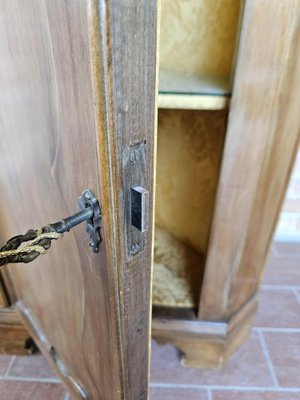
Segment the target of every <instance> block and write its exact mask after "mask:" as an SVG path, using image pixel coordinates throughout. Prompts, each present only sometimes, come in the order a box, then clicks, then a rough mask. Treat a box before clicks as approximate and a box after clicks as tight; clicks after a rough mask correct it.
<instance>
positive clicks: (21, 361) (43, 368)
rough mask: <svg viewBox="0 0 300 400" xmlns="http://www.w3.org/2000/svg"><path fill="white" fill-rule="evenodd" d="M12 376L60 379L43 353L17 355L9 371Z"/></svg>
mask: <svg viewBox="0 0 300 400" xmlns="http://www.w3.org/2000/svg"><path fill="white" fill-rule="evenodd" d="M9 376H10V377H24V378H39V379H41V378H47V379H49V378H53V379H58V378H57V376H56V375H55V373H54V372H53V370H52V368H51V367H50V366H49V364H48V362H47V361H46V359H45V358H44V356H42V355H41V354H36V355H32V356H17V357H16V358H15V360H14V362H13V364H12V367H11V369H10V372H9Z"/></svg>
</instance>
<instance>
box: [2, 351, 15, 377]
mask: <svg viewBox="0 0 300 400" xmlns="http://www.w3.org/2000/svg"><path fill="white" fill-rule="evenodd" d="M11 358H12V357H11V356H5V355H0V376H3V375H4V374H5V372H6V370H7V368H8V366H9V363H10V361H11Z"/></svg>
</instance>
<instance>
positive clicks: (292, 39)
mask: <svg viewBox="0 0 300 400" xmlns="http://www.w3.org/2000/svg"><path fill="white" fill-rule="evenodd" d="M299 18H300V4H299V2H298V1H296V0H287V1H285V2H281V3H280V4H279V3H277V2H276V3H270V2H269V1H265V0H251V1H249V2H246V4H245V11H244V19H243V24H242V33H241V40H240V47H239V52H238V60H237V70H236V75H235V80H234V90H233V98H232V102H231V110H230V114H229V124H228V129H227V137H226V142H225V150H224V158H223V164H222V170H221V177H220V183H219V187H218V192H217V200H216V209H215V215H214V219H213V224H212V231H211V237H210V244H209V252H208V258H207V264H206V271H205V277H204V284H203V290H202V296H201V300H200V312H199V313H200V317H201V318H203V319H210V320H219V319H227V318H228V317H229V316H230V315H232V314H233V313H234V312H236V311H237V310H238V309H240V308H241V306H242V305H243V304H245V303H246V302H247V301H248V300H249V299H250V298H251V296H252V295H253V294H254V293H255V292H256V291H257V287H258V284H259V281H260V277H261V273H262V270H263V265H264V263H265V260H266V257H267V253H268V248H269V244H270V241H271V239H272V234H273V231H274V227H275V224H276V221H277V217H278V214H279V211H280V206H281V203H282V199H283V196H284V193H285V190H286V186H287V182H288V179H289V176H290V172H291V168H292V165H293V160H294V157H295V153H296V150H297V143H298V141H299V121H300V120H299V87H300V70H299V51H298V49H299Z"/></svg>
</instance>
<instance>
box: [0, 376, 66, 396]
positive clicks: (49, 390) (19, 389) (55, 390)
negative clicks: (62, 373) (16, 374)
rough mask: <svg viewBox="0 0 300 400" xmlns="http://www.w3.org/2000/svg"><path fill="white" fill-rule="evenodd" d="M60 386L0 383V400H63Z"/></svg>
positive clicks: (54, 384) (62, 390)
mask: <svg viewBox="0 0 300 400" xmlns="http://www.w3.org/2000/svg"><path fill="white" fill-rule="evenodd" d="M64 396H65V389H64V388H63V387H62V385H61V384H56V383H41V382H24V381H0V400H64Z"/></svg>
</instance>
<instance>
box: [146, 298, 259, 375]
mask: <svg viewBox="0 0 300 400" xmlns="http://www.w3.org/2000/svg"><path fill="white" fill-rule="evenodd" d="M256 308H257V300H256V298H253V299H252V300H251V301H250V302H248V303H247V304H246V305H245V306H244V307H243V308H242V309H241V310H240V311H239V312H238V313H237V314H235V315H234V316H233V317H232V318H231V319H230V320H229V321H228V322H207V321H201V320H182V319H181V320H172V319H169V320H168V319H159V318H154V319H153V323H152V336H153V338H154V339H155V340H156V341H157V342H158V343H159V344H166V343H170V344H172V345H174V346H176V347H177V348H178V349H179V350H180V351H181V352H182V355H181V363H182V365H184V366H186V367H191V368H220V367H221V366H222V365H223V363H224V362H225V361H226V360H227V359H228V358H229V357H230V355H231V354H232V353H233V352H234V351H235V350H236V349H237V348H238V347H240V345H241V344H242V343H243V342H244V341H245V340H246V339H247V337H248V336H249V334H250V332H251V326H252V321H253V317H254V315H255V311H256Z"/></svg>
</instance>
